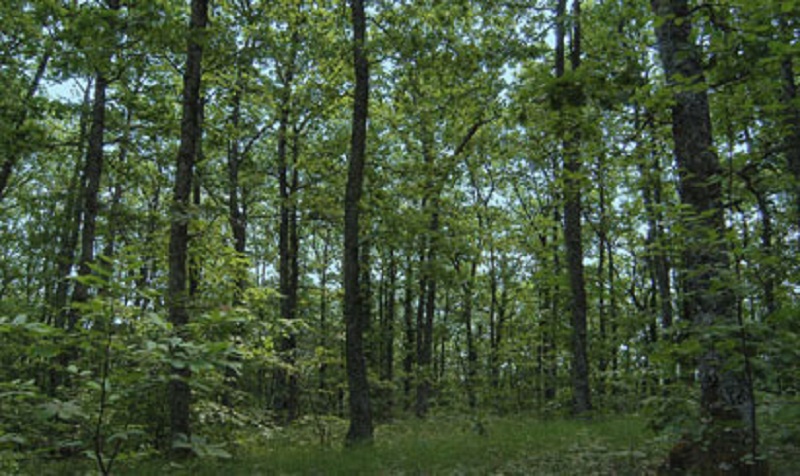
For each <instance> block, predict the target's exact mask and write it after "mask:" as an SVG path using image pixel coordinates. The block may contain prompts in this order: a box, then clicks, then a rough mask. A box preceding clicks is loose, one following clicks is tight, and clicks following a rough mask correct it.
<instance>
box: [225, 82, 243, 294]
mask: <svg viewBox="0 0 800 476" xmlns="http://www.w3.org/2000/svg"><path fill="white" fill-rule="evenodd" d="M237 74H238V75H239V76H241V71H238V72H237ZM231 103H232V104H231V106H232V108H233V110H232V111H231V126H233V130H234V131H236V132H234V137H233V138H232V139H230V141H229V142H228V221H229V222H230V226H231V234H232V235H233V249H234V250H235V251H236V254H237V255H239V256H240V257H242V256H244V255H245V252H246V251H247V216H246V215H245V213H244V211H243V208H242V206H241V204H240V203H239V190H240V185H239V167H240V166H241V165H242V153H241V148H240V146H239V137H238V136H236V134H238V131H239V122H240V120H241V111H242V84H241V80H238V81H237V85H236V86H234V91H233V97H232V99H231ZM237 273H239V271H238V270H237ZM246 289H247V279H246V277H245V273H244V272H242V273H241V275H238V276H237V277H236V289H235V290H234V296H233V305H234V306H238V305H240V304H241V301H242V297H243V295H244V292H245V290H246Z"/></svg>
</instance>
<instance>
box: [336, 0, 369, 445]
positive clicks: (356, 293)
mask: <svg viewBox="0 0 800 476" xmlns="http://www.w3.org/2000/svg"><path fill="white" fill-rule="evenodd" d="M350 6H351V11H352V22H353V67H354V70H355V78H356V82H355V91H354V101H353V130H352V135H351V141H350V160H349V163H348V171H347V172H348V173H347V188H346V192H345V200H344V207H345V209H344V263H343V266H342V267H343V269H344V318H345V327H346V329H345V341H346V343H345V362H346V365H347V383H348V388H349V390H350V397H349V407H350V427H349V428H348V431H347V437H346V441H347V444H349V445H355V444H360V443H366V442H369V441H371V440H372V410H371V408H370V400H369V383H368V381H367V361H366V358H365V356H364V329H365V328H366V327H367V323H368V320H369V316H366V315H363V311H364V306H363V303H362V302H361V298H362V293H361V286H360V282H359V278H360V273H361V261H360V259H359V248H360V246H359V238H360V229H359V215H360V213H359V207H360V204H361V196H362V194H363V183H364V166H365V162H366V145H367V116H368V114H369V112H368V111H369V61H368V59H367V51H366V46H367V45H366V35H367V20H366V13H365V11H364V0H351V2H350Z"/></svg>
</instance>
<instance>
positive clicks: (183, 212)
mask: <svg viewBox="0 0 800 476" xmlns="http://www.w3.org/2000/svg"><path fill="white" fill-rule="evenodd" d="M208 1H209V0H192V7H191V8H192V12H191V18H190V22H189V40H188V44H187V53H186V67H185V70H184V74H183V98H182V107H183V112H182V119H181V138H180V146H179V148H178V156H177V167H176V172H175V187H174V189H173V196H172V200H173V205H172V206H173V209H172V220H171V224H170V235H169V279H168V284H167V286H168V287H167V296H166V302H167V305H168V307H169V321H170V323H171V324H172V325H173V327H174V329H175V331H176V332H177V333H178V334H179V335H183V336H184V337H185V327H186V324H188V322H189V312H188V304H189V302H188V301H189V294H188V289H187V256H188V248H189V215H190V200H191V192H192V176H193V174H194V163H195V159H196V156H197V151H198V146H199V142H200V136H201V128H200V118H201V114H202V113H201V109H202V103H201V101H200V85H201V78H202V59H203V47H202V44H201V43H200V42H199V36H200V34H201V32H202V31H203V30H205V28H206V24H207V23H208ZM171 352H173V353H175V354H177V355H176V357H177V358H181V355H180V353H181V350H180V349H179V348H173V349H171ZM172 374H173V375H172V378H171V380H170V382H169V410H170V433H171V436H172V439H173V442H176V441H181V440H184V439H185V440H189V439H190V438H191V431H190V406H191V389H190V387H189V381H188V380H189V378H190V376H191V374H190V371H189V370H188V368H185V367H183V368H177V367H176V368H173V371H172ZM175 454H176V456H185V455H186V454H187V452H186V451H185V450H180V449H178V450H176V452H175Z"/></svg>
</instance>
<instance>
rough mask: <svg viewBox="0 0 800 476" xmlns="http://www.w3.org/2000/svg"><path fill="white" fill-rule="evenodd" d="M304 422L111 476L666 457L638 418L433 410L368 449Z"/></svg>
mask: <svg viewBox="0 0 800 476" xmlns="http://www.w3.org/2000/svg"><path fill="white" fill-rule="evenodd" d="M322 424H324V425H325V428H324V431H325V432H326V436H325V438H322V439H321V438H320V435H321V434H322V433H321V426H320V425H321V423H320V422H319V421H313V420H305V421H301V422H299V423H298V424H296V425H294V426H293V427H292V428H289V429H282V430H276V431H274V432H273V433H271V434H269V435H268V436H265V435H263V434H262V435H261V436H259V437H254V438H251V439H249V440H247V441H242V442H240V444H239V446H238V448H237V451H236V452H235V454H234V455H233V457H232V458H230V459H208V458H204V459H198V460H194V461H190V462H188V463H185V464H183V465H177V464H175V463H169V462H165V461H163V460H157V459H156V460H147V461H137V462H133V461H125V460H121V461H120V462H119V463H118V464H119V466H118V467H117V468H116V469H117V471H116V474H123V475H137V474H175V475H184V474H185V475H192V476H203V475H209V476H211V475H220V474H222V475H225V476H234V475H275V474H287V475H293V474H297V475H372V474H375V475H395V474H397V475H409V474H414V475H417V474H419V475H436V474H446V475H450V474H459V475H461V474H463V475H469V474H475V475H478V474H503V475H515V474H518V475H523V474H543V475H546V474H581V475H586V476H588V475H592V474H597V475H601V474H617V475H627V474H630V475H639V474H652V473H653V472H654V470H655V468H656V467H657V466H658V464H659V463H660V462H661V458H662V456H663V455H664V454H665V451H666V449H665V446H664V443H662V442H659V440H658V439H656V438H655V437H654V435H653V434H651V433H650V432H649V431H648V430H647V429H646V425H645V423H644V421H643V420H642V419H639V418H613V419H606V418H596V419H594V420H584V421H576V420H538V419H534V418H525V417H509V418H485V419H483V420H482V421H481V425H480V431H478V428H477V426H476V422H475V421H474V420H469V419H465V418H464V417H448V416H434V417H431V418H429V419H427V420H425V421H420V420H416V419H408V420H402V421H398V422H395V423H391V424H384V425H380V426H378V427H377V428H376V431H375V442H374V443H373V444H372V445H370V446H368V447H361V448H348V449H345V448H343V447H342V446H341V441H342V440H343V439H344V433H345V431H346V424H345V422H344V421H341V420H338V419H327V420H325V421H324V422H322ZM28 469H29V470H30V471H31V473H29V474H40V475H47V474H54V475H55V474H87V470H88V471H91V466H90V465H79V464H76V465H74V466H67V465H60V467H56V466H55V465H53V464H49V465H39V466H38V467H32V466H31V467H29V468H28Z"/></svg>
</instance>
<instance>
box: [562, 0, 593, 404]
mask: <svg viewBox="0 0 800 476" xmlns="http://www.w3.org/2000/svg"><path fill="white" fill-rule="evenodd" d="M572 5H573V12H572V17H573V18H572V22H573V30H572V42H571V45H570V46H571V51H570V63H571V66H572V70H573V71H575V70H577V69H578V68H579V67H580V55H581V43H580V42H581V31H580V0H574V1H573V4H572ZM558 15H559V18H558V19H557V25H558V28H557V32H556V45H557V46H556V68H555V73H556V77H557V78H559V79H560V78H563V77H564V75H565V65H564V63H565V60H564V54H565V46H564V43H565V27H564V22H565V19H566V0H559V2H558ZM581 105H582V104H574V105H570V104H563V105H562V107H580V106H581ZM560 114H564V112H560ZM579 127H580V126H579V125H577V127H576V129H575V130H573V131H569V132H568V134H569V135H570V136H571V137H570V138H568V139H565V140H564V143H563V150H564V242H565V245H566V250H567V270H568V273H569V285H570V291H571V302H570V315H571V324H572V410H573V412H574V413H575V414H576V415H580V414H583V413H586V412H588V411H589V410H591V409H592V402H591V393H590V390H589V362H588V355H587V336H586V333H587V330H586V312H587V309H586V308H587V305H586V280H585V276H584V267H583V239H582V236H583V235H582V232H581V213H582V203H581V202H582V192H581V187H582V185H581V182H582V180H581V169H582V167H581V158H580V153H579V151H578V150H577V149H579V144H580V131H579V130H578V128H579Z"/></svg>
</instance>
